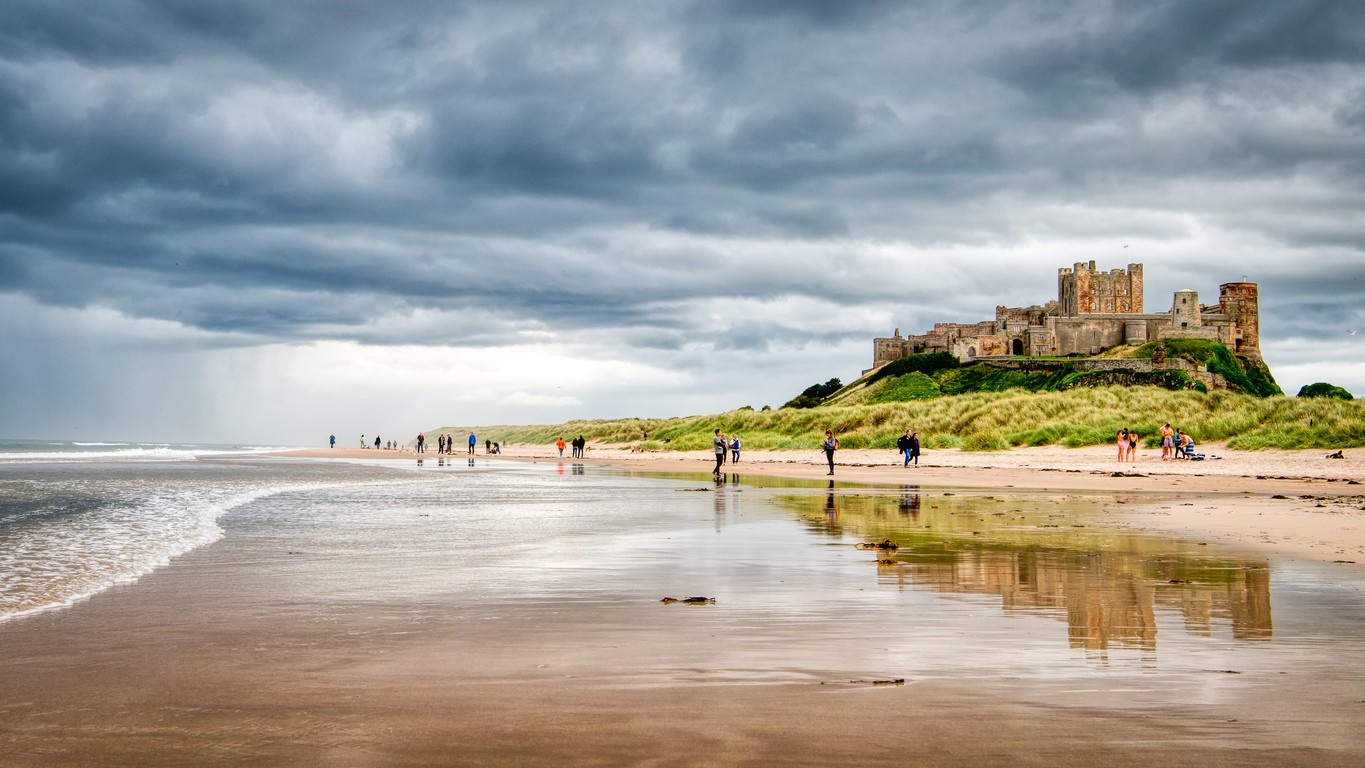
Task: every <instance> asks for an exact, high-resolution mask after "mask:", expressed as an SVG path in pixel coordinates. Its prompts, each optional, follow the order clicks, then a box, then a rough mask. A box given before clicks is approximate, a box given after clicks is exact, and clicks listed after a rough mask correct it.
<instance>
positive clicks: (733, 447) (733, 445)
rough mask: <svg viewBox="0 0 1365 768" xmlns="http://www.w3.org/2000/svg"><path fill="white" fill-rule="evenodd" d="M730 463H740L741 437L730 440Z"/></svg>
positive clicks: (737, 436)
mask: <svg viewBox="0 0 1365 768" xmlns="http://www.w3.org/2000/svg"><path fill="white" fill-rule="evenodd" d="M730 463H731V464H738V463H739V435H735V436H734V437H732V438H730Z"/></svg>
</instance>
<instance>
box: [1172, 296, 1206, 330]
mask: <svg viewBox="0 0 1365 768" xmlns="http://www.w3.org/2000/svg"><path fill="white" fill-rule="evenodd" d="M1203 324H1204V316H1203V315H1202V314H1200V312H1199V291H1191V290H1189V289H1186V290H1183V291H1176V292H1175V299H1173V300H1172V301H1171V327H1172V328H1177V329H1184V328H1198V327H1200V326H1202V325H1203Z"/></svg>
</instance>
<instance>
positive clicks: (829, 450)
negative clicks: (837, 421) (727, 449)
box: [717, 429, 839, 475]
mask: <svg viewBox="0 0 1365 768" xmlns="http://www.w3.org/2000/svg"><path fill="white" fill-rule="evenodd" d="M717 431H718V432H719V430H717ZM820 447H821V448H822V449H823V450H824V452H825V460H826V461H828V462H829V472H827V473H826V474H830V475H832V474H834V452H835V451H837V450H839V439H838V438H837V437H835V436H834V431H833V430H830V429H827V430H825V442H823V443H821V444H820Z"/></svg>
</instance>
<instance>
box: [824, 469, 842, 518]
mask: <svg viewBox="0 0 1365 768" xmlns="http://www.w3.org/2000/svg"><path fill="white" fill-rule="evenodd" d="M838 519H839V509H838V508H837V507H835V506H834V481H833V480H831V481H829V492H828V493H827V494H826V496H825V520H826V521H827V522H830V523H833V522H834V521H835V520H838Z"/></svg>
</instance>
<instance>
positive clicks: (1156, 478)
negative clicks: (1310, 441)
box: [270, 443, 1365, 570]
mask: <svg viewBox="0 0 1365 768" xmlns="http://www.w3.org/2000/svg"><path fill="white" fill-rule="evenodd" d="M459 448H460V449H461V450H457V452H456V453H455V454H453V455H452V457H451V458H453V459H454V460H455V461H463V460H466V459H467V458H468V454H466V453H464V452H463V448H464V446H459ZM477 448H478V452H477V453H476V454H475V459H476V460H477V461H499V460H516V461H531V462H547V461H549V462H556V463H564V464H575V463H578V464H596V465H599V466H609V467H616V468H619V469H623V470H630V471H639V472H670V473H673V472H682V473H694V474H701V475H703V476H706V475H709V474H710V472H711V468H712V466H714V463H715V461H714V457H713V455H712V454H711V453H709V452H707V451H658V452H645V453H636V452H631V451H630V450H629V449H628V448H623V447H620V446H616V445H591V444H590V445H589V447H588V452H587V457H586V458H583V459H571V458H568V457H567V456H565V457H564V458H562V459H561V458H560V456H559V452H558V451H557V450H556V449H555V447H554V446H553V445H531V444H512V445H506V446H503V453H502V454H500V455H494V456H488V455H486V454H484V452H483V445H482V444H480V445H479V446H478V447H477ZM1200 448H1201V450H1202V451H1203V452H1204V453H1205V454H1206V455H1209V456H1221V457H1222V458H1220V459H1217V460H1206V461H1169V462H1163V461H1161V460H1160V454H1159V452H1158V451H1154V450H1142V451H1140V456H1139V460H1138V461H1137V462H1136V463H1134V464H1129V463H1122V464H1120V463H1119V462H1117V461H1115V460H1114V456H1113V455H1112V451H1111V448H1110V447H1109V446H1094V447H1089V448H1062V447H1059V446H1046V447H1035V448H1014V449H1010V450H1006V451H991V452H984V453H972V452H964V451H959V450H956V449H950V450H935V451H929V452H927V453H926V454H925V455H924V456H923V457H922V458H921V463H920V466H919V467H913V466H912V467H908V468H907V467H903V466H901V459H900V457H899V456H898V455H897V453H896V452H895V451H888V450H841V451H839V453H838V454H837V459H836V464H837V468H836V474H835V476H834V480H835V481H837V482H842V483H848V482H854V483H868V484H877V485H890V486H903V485H917V486H919V487H920V488H922V489H931V488H942V489H966V490H987V489H992V490H1002V491H1009V490H1014V491H1027V492H1044V491H1045V492H1055V493H1067V492H1083V493H1112V494H1121V495H1122V494H1132V495H1133V496H1132V498H1130V499H1123V500H1122V501H1120V502H1119V503H1120V504H1121V505H1122V506H1119V507H1116V508H1115V510H1114V511H1115V513H1117V515H1118V516H1117V517H1116V518H1115V520H1116V522H1115V524H1116V525H1119V526H1121V527H1124V528H1128V529H1140V530H1152V531H1167V532H1172V533H1179V534H1181V535H1187V536H1194V537H1202V538H1208V539H1210V540H1218V541H1223V542H1227V543H1231V544H1235V545H1238V546H1242V547H1246V548H1249V549H1255V550H1262V551H1270V552H1275V553H1279V554H1281V555H1284V556H1288V557H1290V558H1303V559H1307V560H1314V561H1319V562H1327V563H1337V564H1339V565H1341V566H1342V567H1347V568H1359V569H1362V570H1365V451H1352V450H1347V451H1346V458H1345V459H1327V458H1324V457H1325V455H1326V453H1327V452H1326V451H1322V450H1316V449H1314V450H1299V451H1284V450H1266V451H1230V450H1227V448H1226V447H1225V446H1223V445H1220V444H1212V443H1210V444H1203V445H1201V446H1200ZM566 453H567V451H566ZM270 455H273V456H284V457H292V458H310V459H333V460H338V461H353V460H374V461H392V462H395V463H398V462H403V463H415V461H416V459H417V458H418V455H417V454H416V453H415V452H413V450H412V449H410V448H408V449H404V450H398V451H385V450H374V449H366V450H361V449H358V448H337V449H328V448H318V449H307V450H293V451H282V452H277V453H273V454H270ZM422 458H423V461H424V467H425V466H431V467H434V466H435V465H436V463H437V460H438V459H439V458H441V457H439V456H438V455H437V454H436V453H435V451H428V452H427V453H425V454H423V455H422ZM825 470H826V467H825V462H824V456H823V454H821V453H820V452H818V451H814V450H811V451H749V452H742V453H741V455H740V462H739V463H738V464H729V463H727V464H726V465H724V467H723V468H722V471H725V472H728V473H737V474H739V475H741V476H743V475H764V476H772V477H789V478H805V479H810V480H817V481H825V480H828V479H830V478H828V477H827V476H826V475H825ZM1176 497H1181V498H1179V499H1176ZM1338 561H1354V563H1350V562H1338Z"/></svg>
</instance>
